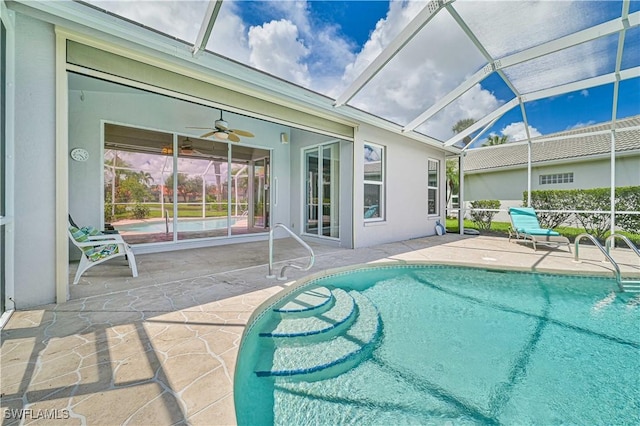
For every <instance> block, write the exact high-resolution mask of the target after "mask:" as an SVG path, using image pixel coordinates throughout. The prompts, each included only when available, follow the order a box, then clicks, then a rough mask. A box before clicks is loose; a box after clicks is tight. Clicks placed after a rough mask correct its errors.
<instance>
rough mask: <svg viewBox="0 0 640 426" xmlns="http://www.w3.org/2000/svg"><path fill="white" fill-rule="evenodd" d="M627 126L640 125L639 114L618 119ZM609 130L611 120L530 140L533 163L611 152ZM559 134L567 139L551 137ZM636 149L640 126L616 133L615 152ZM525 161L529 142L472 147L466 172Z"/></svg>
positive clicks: (465, 163) (638, 143)
mask: <svg viewBox="0 0 640 426" xmlns="http://www.w3.org/2000/svg"><path fill="white" fill-rule="evenodd" d="M626 127H640V115H638V116H634V117H630V118H626V119H624V120H619V121H617V122H616V129H623V128H626ZM610 129H611V123H601V124H596V125H593V126H588V127H583V128H581V129H575V130H567V131H564V132H558V133H554V134H550V135H543V136H538V137H537V138H533V139H531V142H532V152H531V155H532V164H535V163H544V162H547V161H554V160H562V159H571V158H580V157H590V156H594V155H604V154H608V153H610V152H611V145H610V143H611V136H610V134H609V133H608V132H606V131H607V130H610ZM600 131H604V132H606V133H602V134H597V135H589V136H584V134H585V133H593V132H600ZM571 136H575V137H571ZM556 137H563V138H566V139H560V140H548V139H550V138H556ZM636 150H639V151H640V128H638V129H633V130H627V131H623V132H616V152H628V151H636ZM526 164H527V143H526V142H517V143H507V144H504V145H497V146H491V147H484V148H477V149H470V150H468V151H467V154H466V156H465V158H464V170H465V172H471V171H476V170H489V169H497V168H502V167H514V166H516V167H517V166H526Z"/></svg>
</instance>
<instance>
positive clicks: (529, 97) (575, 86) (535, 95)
mask: <svg viewBox="0 0 640 426" xmlns="http://www.w3.org/2000/svg"><path fill="white" fill-rule="evenodd" d="M619 75H620V80H621V81H622V80H628V79H630V78H635V77H640V67H635V68H629V69H626V70H623V71H620V73H619ZM617 80H618V79H617V78H616V73H615V72H612V73H609V74H605V75H600V76H598V77H592V78H587V79H585V80H580V81H576V82H573V83H567V84H563V85H561V86H556V87H551V88H549V89H543V90H538V91H535V92H529V93H525V94H524V95H522V100H523V101H524V102H530V101H535V100H538V99H544V98H548V97H551V96H558V95H563V94H565V93H570V92H576V91H578V90H582V89H589V88H591V87H596V86H602V85H604V84H610V83H615V82H616V81H617Z"/></svg>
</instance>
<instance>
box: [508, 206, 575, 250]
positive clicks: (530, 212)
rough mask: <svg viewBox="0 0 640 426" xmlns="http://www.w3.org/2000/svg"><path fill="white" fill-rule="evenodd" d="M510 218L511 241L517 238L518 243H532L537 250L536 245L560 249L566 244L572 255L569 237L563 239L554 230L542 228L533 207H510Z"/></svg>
mask: <svg viewBox="0 0 640 426" xmlns="http://www.w3.org/2000/svg"><path fill="white" fill-rule="evenodd" d="M509 218H510V219H511V228H509V241H511V239H512V238H515V239H516V241H522V242H524V243H532V244H533V249H534V250H536V249H537V247H536V244H542V245H546V246H553V247H559V246H560V245H562V244H566V245H567V248H568V249H569V253H571V243H570V242H569V239H568V238H567V237H563V236H562V235H560V234H559V233H558V232H556V231H554V230H552V229H546V228H541V227H540V222H538V216H537V215H536V211H535V210H534V209H532V208H531V207H510V208H509Z"/></svg>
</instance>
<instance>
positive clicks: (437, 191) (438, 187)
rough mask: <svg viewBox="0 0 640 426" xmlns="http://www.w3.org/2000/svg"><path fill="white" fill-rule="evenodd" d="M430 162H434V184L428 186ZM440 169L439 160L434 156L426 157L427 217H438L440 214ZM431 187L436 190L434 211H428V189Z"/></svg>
mask: <svg viewBox="0 0 640 426" xmlns="http://www.w3.org/2000/svg"><path fill="white" fill-rule="evenodd" d="M431 163H435V164H436V182H437V183H436V186H430V185H429V166H430V165H431ZM441 169H442V167H440V160H436V159H435V158H429V159H427V216H428V217H439V216H440V170H441ZM431 189H435V190H436V199H435V202H436V211H435V213H429V190H431Z"/></svg>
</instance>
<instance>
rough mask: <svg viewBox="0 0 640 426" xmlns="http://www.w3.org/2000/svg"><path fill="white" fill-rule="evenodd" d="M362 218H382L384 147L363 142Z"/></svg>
mask: <svg viewBox="0 0 640 426" xmlns="http://www.w3.org/2000/svg"><path fill="white" fill-rule="evenodd" d="M363 214H364V220H365V221H374V220H384V147H383V146H380V145H374V144H371V143H365V144H364V210H363Z"/></svg>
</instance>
